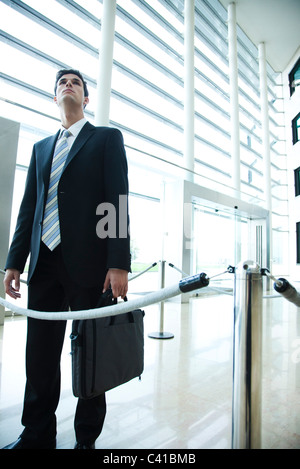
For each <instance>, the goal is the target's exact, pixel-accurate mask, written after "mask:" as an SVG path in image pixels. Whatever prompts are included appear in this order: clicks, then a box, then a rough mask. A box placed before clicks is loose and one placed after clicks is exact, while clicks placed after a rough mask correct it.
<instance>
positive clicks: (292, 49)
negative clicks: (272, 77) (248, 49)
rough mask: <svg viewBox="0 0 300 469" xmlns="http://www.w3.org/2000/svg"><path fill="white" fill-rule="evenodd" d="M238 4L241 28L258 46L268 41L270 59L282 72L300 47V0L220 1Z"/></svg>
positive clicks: (238, 21)
mask: <svg viewBox="0 0 300 469" xmlns="http://www.w3.org/2000/svg"><path fill="white" fill-rule="evenodd" d="M219 1H220V3H221V4H222V5H223V6H224V7H225V8H226V9H227V7H228V5H229V4H230V3H235V4H236V20H237V23H238V25H239V26H240V28H241V29H242V30H243V31H244V33H245V34H246V35H247V36H248V37H249V39H251V41H252V42H253V43H254V44H255V45H256V46H257V45H258V44H259V43H260V42H264V43H265V44H266V55H267V61H268V62H269V64H270V65H271V66H272V68H273V69H274V70H275V71H276V72H282V71H283V70H284V69H285V68H286V67H287V66H288V64H289V62H290V61H291V60H292V58H293V56H294V54H295V53H296V51H297V49H298V48H299V47H300V0H235V1H234V2H233V0H219Z"/></svg>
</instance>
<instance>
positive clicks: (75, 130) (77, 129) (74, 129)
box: [60, 117, 87, 138]
mask: <svg viewBox="0 0 300 469" xmlns="http://www.w3.org/2000/svg"><path fill="white" fill-rule="evenodd" d="M86 122H87V119H86V117H83V118H82V119H80V120H79V121H77V122H75V124H73V125H71V127H69V128H68V130H69V132H71V134H72V136H73V137H75V138H76V137H77V135H78V134H79V132H80V131H81V129H82V127H83V126H84V125H85V124H86ZM64 130H66V129H65V127H63V126H62V127H61V133H62V132H63V131H64ZM61 133H60V135H61Z"/></svg>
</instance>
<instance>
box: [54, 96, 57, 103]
mask: <svg viewBox="0 0 300 469" xmlns="http://www.w3.org/2000/svg"><path fill="white" fill-rule="evenodd" d="M53 101H54V102H55V103H56V104H57V97H56V96H54V98H53Z"/></svg>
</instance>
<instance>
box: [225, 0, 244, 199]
mask: <svg viewBox="0 0 300 469" xmlns="http://www.w3.org/2000/svg"><path fill="white" fill-rule="evenodd" d="M228 59H229V84H230V118H231V161H232V186H233V188H234V189H235V190H236V191H240V187H241V175H240V120H239V88H238V64H237V34H236V6H235V3H230V4H229V5H228Z"/></svg>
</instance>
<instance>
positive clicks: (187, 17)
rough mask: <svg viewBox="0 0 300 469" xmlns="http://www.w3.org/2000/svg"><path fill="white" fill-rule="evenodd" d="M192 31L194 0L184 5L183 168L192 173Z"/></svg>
mask: <svg viewBox="0 0 300 469" xmlns="http://www.w3.org/2000/svg"><path fill="white" fill-rule="evenodd" d="M194 30H195V0H185V3H184V161H185V167H186V168H187V169H189V170H191V171H194V153H195V145H194V138H195V124H194V118H195V102H194V99H195V98H194V96H195V93H194V88H195V83H194V73H195V68H194ZM186 178H187V179H188V180H190V181H192V180H193V174H192V173H190V172H187V175H186Z"/></svg>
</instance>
